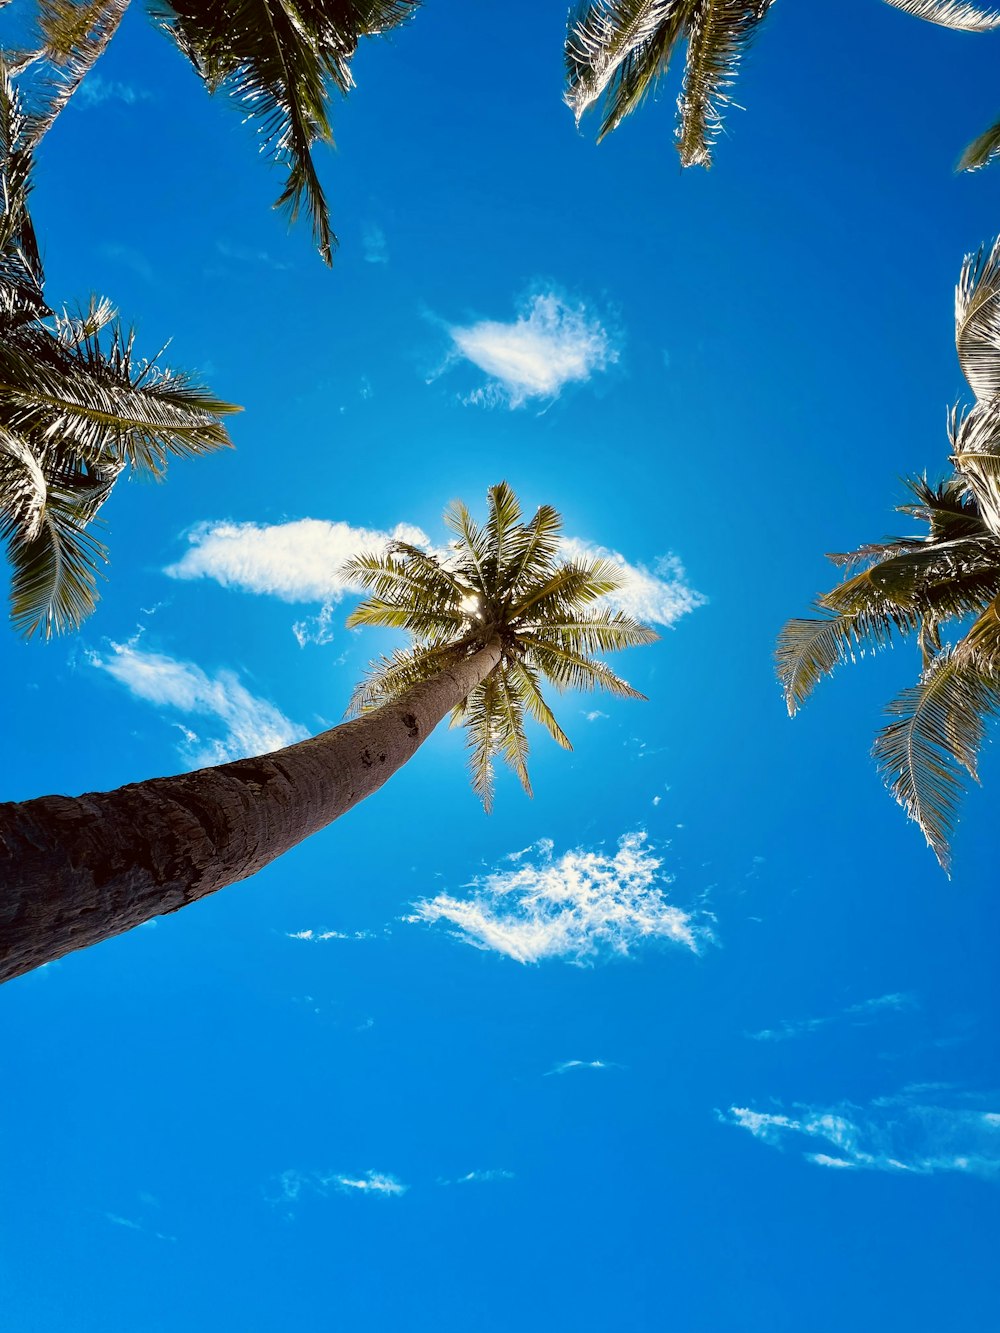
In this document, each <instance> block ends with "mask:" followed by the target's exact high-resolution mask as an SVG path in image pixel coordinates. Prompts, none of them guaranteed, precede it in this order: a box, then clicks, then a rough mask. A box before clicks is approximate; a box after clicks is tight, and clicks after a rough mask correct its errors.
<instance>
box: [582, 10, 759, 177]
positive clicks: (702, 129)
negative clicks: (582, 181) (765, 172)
mask: <svg viewBox="0 0 1000 1333" xmlns="http://www.w3.org/2000/svg"><path fill="white" fill-rule="evenodd" d="M771 4H772V0H585V3H583V4H582V5H581V6H580V7H579V9H578V10H577V11H576V13H575V14H574V15H572V16H571V18H570V23H569V30H568V33H567V38H566V93H565V100H566V102H567V104H568V105H569V107H570V108H571V109H572V111H573V113H574V115H575V116H576V120H577V124H579V122H580V118H581V117H582V116H583V113H584V112H585V111H586V110H587V109H588V107H590V106H592V105H593V104H594V103H595V102H598V101H600V100H602V99H603V121H602V124H601V129H600V132H599V134H598V136H597V137H598V141H600V140H601V139H603V138H604V136H605V135H606V134H610V133H611V131H612V130H614V129H617V127H618V126H619V125H620V124H621V122H622V121H623V120H624V119H625V117H626V116H627V115H629V113H630V112H632V111H634V110H635V108H636V107H637V106H638V105H639V104H640V103H641V102H642V101H643V100H644V98H645V97H646V96H647V94H648V93H650V92H652V91H654V90H655V89H656V87H657V86H658V84H659V83H660V81H661V80H662V79H664V78H665V77H666V75H667V71H668V69H669V67H670V61H671V59H672V58H673V56H674V53H675V52H676V51H677V50H678V48H679V47H680V46H681V44H682V43H683V42H685V41H686V43H687V49H686V51H685V56H684V82H683V87H682V89H681V94H680V96H679V98H678V100H677V116H678V125H677V134H676V138H677V151H678V152H679V153H680V158H681V163H682V165H683V166H685V167H690V166H704V167H707V166H710V165H711V161H712V146H713V144H714V143H715V140H716V138H717V137H718V135H719V133H720V131H721V129H722V122H723V116H724V114H725V111H726V109H727V108H728V107H729V106H730V105H731V104H732V100H733V99H732V95H731V93H730V89H731V88H732V86H733V84H734V82H735V81H736V76H737V73H738V71H739V66H740V62H741V60H742V58H743V56H744V54H745V52H746V50H747V47H748V46H749V45H750V42H751V41H752V40H753V38H754V36H755V35H756V33H757V31H758V29H759V28H760V25H761V23H762V22H763V21H764V18H765V16H766V14H767V11H768V10H769V9H770V7H771Z"/></svg>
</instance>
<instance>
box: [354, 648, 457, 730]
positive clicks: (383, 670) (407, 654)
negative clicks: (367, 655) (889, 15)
mask: <svg viewBox="0 0 1000 1333" xmlns="http://www.w3.org/2000/svg"><path fill="white" fill-rule="evenodd" d="M468 651H470V648H469V645H467V644H464V643H462V642H458V643H448V644H433V645H431V646H421V645H417V646H415V647H413V648H410V649H408V650H407V649H402V648H397V649H395V651H393V652H392V653H390V654H388V655H387V656H385V657H380V658H378V659H377V660H376V661H374V662H372V663H371V665H370V666H369V668H368V674H367V675H366V676H365V678H364V679H363V680H362V681H361V682H360V683H359V684H358V685H357V686H356V687H355V689H354V692H353V694H352V695H351V700H350V703H349V704H348V707H347V715H348V716H349V717H353V716H357V715H360V714H361V713H369V712H371V711H372V709H374V708H381V707H382V705H383V704H387V703H392V701H393V700H395V699H398V698H399V696H400V695H401V694H405V693H406V691H407V690H409V689H411V688H412V687H413V686H414V685H419V684H420V682H421V681H422V680H428V679H429V678H430V677H431V676H433V675H436V674H437V673H438V672H439V671H445V670H447V668H448V667H449V666H450V665H451V664H452V663H454V662H455V661H457V660H459V659H460V658H461V657H463V656H464V655H465V654H466V653H467V652H468Z"/></svg>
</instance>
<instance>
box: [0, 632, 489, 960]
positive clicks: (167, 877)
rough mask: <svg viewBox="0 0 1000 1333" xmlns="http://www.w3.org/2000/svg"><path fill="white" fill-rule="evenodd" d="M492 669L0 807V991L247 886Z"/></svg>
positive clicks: (375, 781) (377, 782)
mask: <svg viewBox="0 0 1000 1333" xmlns="http://www.w3.org/2000/svg"><path fill="white" fill-rule="evenodd" d="M499 660H500V646H499V643H498V642H496V641H494V642H493V643H491V644H489V645H487V646H486V647H485V648H481V649H480V650H479V651H478V652H476V653H474V654H473V655H472V656H470V657H468V658H465V659H464V660H462V661H460V662H458V663H457V664H456V665H455V666H453V667H450V668H449V669H448V670H446V671H442V672H441V673H440V674H439V675H437V676H435V677H434V678H433V679H432V680H429V681H425V682H423V683H422V684H420V685H415V686H414V687H413V688H412V689H411V690H409V691H407V693H406V694H404V695H402V696H401V697H400V698H399V699H398V700H397V701H396V702H394V703H391V704H386V705H385V706H384V707H383V708H380V709H378V710H377V711H375V712H372V713H369V714H366V715H365V716H364V717H360V718H358V719H356V720H355V721H353V722H345V723H344V724H343V725H342V726H339V727H334V728H332V730H330V731H326V732H323V734H322V735H320V736H314V737H312V738H311V739H310V740H306V741H300V742H298V744H296V745H289V746H288V747H287V748H286V749H284V750H276V751H275V752H274V753H273V754H266V755H261V756H259V757H258V758H256V759H239V760H236V762H234V763H231V764H220V765H219V766H218V767H216V768H202V769H198V770H196V771H195V772H193V773H182V774H180V775H179V776H178V777H173V778H152V779H150V780H149V781H147V782H137V783H132V784H130V785H129V786H127V787H119V788H118V789H117V790H116V791H110V792H93V793H90V794H89V795H86V796H79V797H68V796H42V797H39V798H38V799H37V800H34V801H23V802H19V803H10V804H6V805H2V804H0V981H9V980H10V979H11V978H12V977H16V976H20V975H21V973H23V972H30V971H31V969H32V968H35V967H39V966H41V964H42V963H47V962H51V961H52V960H53V959H54V958H59V957H61V956H62V955H63V954H66V953H69V952H71V951H72V950H73V949H82V948H85V947H86V946H87V945H89V944H96V943H97V942H98V941H99V940H105V939H109V938H110V937H111V936H112V935H118V934H120V933H121V932H122V931H125V930H131V929H132V927H133V926H138V925H140V924H141V923H142V922H143V921H148V920H149V919H150V918H151V917H154V916H161V915H162V914H163V913H165V912H176V911H177V910H178V909H179V908H181V907H186V906H187V904H188V903H192V902H194V901H195V900H196V899H198V898H204V897H205V895H206V894H209V893H214V891H215V890H216V889H221V888H224V887H225V885H227V884H233V883H235V882H236V881H237V880H241V879H246V878H247V876H249V875H253V874H255V873H256V871H258V870H260V869H261V868H262V867H263V866H266V865H267V864H268V863H269V862H270V861H273V860H274V859H275V858H276V857H278V856H281V854H282V853H283V852H286V851H288V849H289V848H290V847H294V846H295V844H296V843H298V842H301V841H302V840H303V838H308V837H309V835H310V834H311V833H316V832H317V831H318V830H319V829H321V828H325V827H326V825H327V824H329V823H331V822H332V821H333V820H334V819H336V818H338V816H340V815H342V814H343V813H344V812H345V811H346V810H349V809H350V808H351V806H353V805H356V804H357V803H358V801H362V800H364V798H365V797H366V796H370V795H371V793H372V792H373V791H377V790H378V788H379V787H381V786H382V784H383V782H385V781H386V779H387V778H389V777H390V776H391V775H392V774H393V773H395V772H396V770H397V769H398V768H401V767H402V765H403V764H405V763H406V761H407V760H408V759H409V758H410V757H411V755H413V754H414V752H415V751H416V750H417V749H418V747H419V746H420V745H421V744H423V742H424V741H425V740H426V739H427V737H428V736H429V735H430V733H431V732H432V731H433V730H434V728H435V727H436V726H437V724H438V723H439V722H440V721H441V719H442V718H443V717H444V716H445V715H446V714H447V713H449V712H450V711H451V709H452V708H454V707H456V706H457V705H458V704H460V703H461V702H462V700H463V699H465V698H466V697H467V696H468V695H469V693H470V692H471V691H472V690H473V689H475V687H476V686H477V685H478V684H480V682H481V681H483V680H485V679H486V677H487V676H488V675H489V673H490V672H491V671H492V670H493V668H494V667H495V666H496V665H497V663H498V662H499Z"/></svg>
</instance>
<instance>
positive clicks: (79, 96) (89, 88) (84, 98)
mask: <svg viewBox="0 0 1000 1333" xmlns="http://www.w3.org/2000/svg"><path fill="white" fill-rule="evenodd" d="M152 96H153V95H152V93H151V92H149V90H148V89H146V88H136V87H135V85H134V84H131V83H121V82H120V81H119V80H117V79H104V78H102V77H101V76H100V74H93V73H92V74H88V75H87V77H86V78H85V79H84V81H83V83H81V84H80V86H79V88H78V89H77V90H76V92H75V94H74V95H73V101H72V102H71V103H70V105H71V106H75V107H78V108H82V109H84V110H89V109H90V108H92V107H95V106H103V105H104V103H105V102H124V103H125V105H126V106H134V105H135V104H136V103H137V102H149V101H151V100H152Z"/></svg>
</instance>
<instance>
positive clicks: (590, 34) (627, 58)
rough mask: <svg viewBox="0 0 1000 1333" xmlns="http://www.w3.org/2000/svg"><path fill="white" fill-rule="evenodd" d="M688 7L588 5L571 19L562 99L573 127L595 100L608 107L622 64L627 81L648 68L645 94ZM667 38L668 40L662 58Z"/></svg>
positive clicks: (660, 0)
mask: <svg viewBox="0 0 1000 1333" xmlns="http://www.w3.org/2000/svg"><path fill="white" fill-rule="evenodd" d="M689 8H690V0H591V3H588V4H584V5H583V6H582V7H581V8H580V9H578V10H577V12H576V13H575V14H574V15H572V16H571V18H570V22H569V28H568V32H567V36H566V85H567V86H566V93H565V98H564V100H565V102H566V104H567V106H569V108H570V109H571V110H572V112H573V115H574V116H575V117H576V122H577V124H579V123H580V118H581V116H582V115H583V113H584V112H585V111H586V110H587V109H588V107H590V106H592V105H593V103H594V102H596V101H597V100H598V99H599V98H600V97H602V96H605V95H606V94H607V100H608V101H609V102H614V101H615V100H616V98H615V92H614V89H615V85H616V83H618V82H619V81H620V78H621V71H622V68H623V66H624V65H626V64H629V65H630V66H631V68H632V70H633V78H634V76H635V75H634V71H635V69H636V67H637V66H638V65H639V64H640V63H641V65H642V66H643V67H644V68H648V75H647V77H646V79H645V81H644V88H643V91H645V87H646V86H648V84H649V83H650V82H651V81H652V80H653V79H654V78H655V77H656V75H657V72H658V70H659V67H660V64H661V62H662V63H665V60H666V59H669V56H670V50H672V48H673V45H674V43H676V41H677V40H678V38H679V37H680V35H681V33H682V31H683V27H684V23H685V21H686V18H687V15H688V11H689ZM667 33H672V34H673V37H672V40H671V41H670V42H669V49H668V50H667V51H666V53H665V57H664V54H663V46H664V40H663V39H664V35H665V34H667ZM651 48H652V49H654V50H655V51H656V56H655V63H653V62H650V61H649V59H648V55H647V53H649V52H650V49H651ZM609 89H611V90H612V91H610V92H609ZM620 118H621V117H620V116H619V117H618V119H620ZM616 123H617V121H616ZM602 133H603V131H602Z"/></svg>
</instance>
